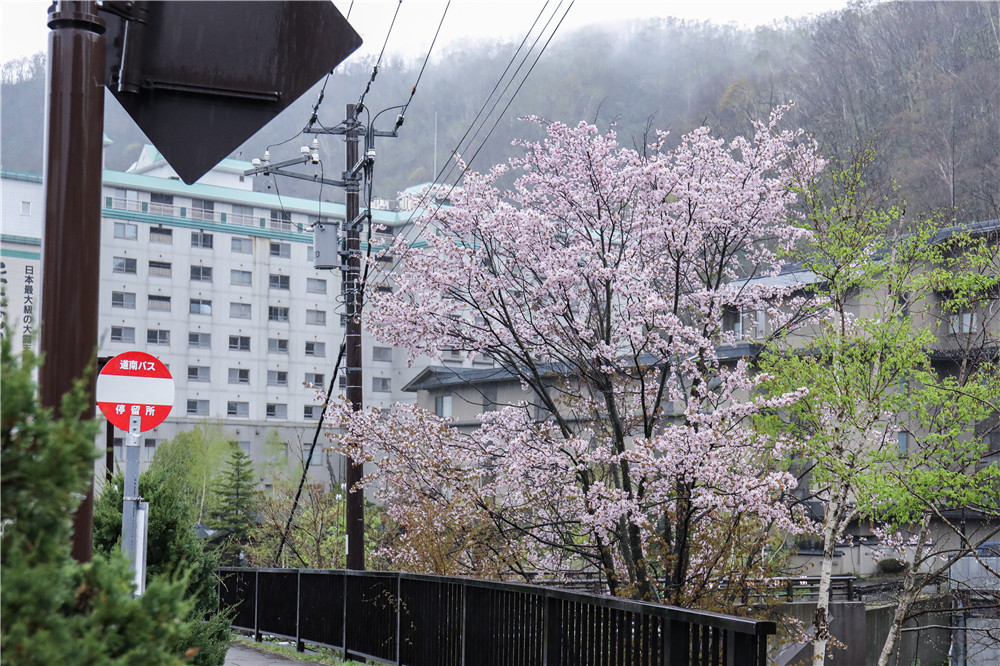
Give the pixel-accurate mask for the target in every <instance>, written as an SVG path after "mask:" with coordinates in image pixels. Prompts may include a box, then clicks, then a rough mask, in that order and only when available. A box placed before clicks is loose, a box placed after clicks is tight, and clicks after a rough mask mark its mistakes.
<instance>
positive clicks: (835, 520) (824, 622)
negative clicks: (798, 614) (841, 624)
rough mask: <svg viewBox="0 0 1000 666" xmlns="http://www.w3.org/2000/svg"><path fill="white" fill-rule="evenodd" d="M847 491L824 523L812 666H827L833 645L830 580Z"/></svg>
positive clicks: (836, 496) (833, 501) (835, 499)
mask: <svg viewBox="0 0 1000 666" xmlns="http://www.w3.org/2000/svg"><path fill="white" fill-rule="evenodd" d="M846 495H847V488H846V487H841V488H838V489H837V490H836V492H834V493H833V494H832V495H831V497H830V503H829V504H828V505H827V511H826V516H825V518H824V521H823V560H822V562H821V563H820V569H819V591H818V593H817V599H816V613H815V615H814V616H813V638H812V646H813V658H812V666H824V664H825V663H826V648H827V645H828V644H829V642H830V580H831V578H833V554H834V552H835V551H836V548H837V540H838V538H839V537H840V531H841V525H842V524H843V513H844V506H845V499H846Z"/></svg>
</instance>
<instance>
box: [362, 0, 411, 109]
mask: <svg viewBox="0 0 1000 666" xmlns="http://www.w3.org/2000/svg"><path fill="white" fill-rule="evenodd" d="M402 6H403V0H399V2H398V3H396V12H395V13H394V14H393V15H392V22H391V23H390V24H389V30H388V32H386V33H385V41H384V42H382V51H381V52H380V53H379V54H378V59H377V60H376V61H375V67H373V68H372V75H371V78H369V79H368V85H366V86H365V89H364V92H362V93H361V97H360V98H359V99H358V104H357V106H358V108H359V109H363V108H365V96H366V95H367V94H368V91H369V90H371V88H372V83H374V82H375V77H376V76H378V68H379V66H380V65H381V64H382V56H384V55H385V47H386V46H387V45H388V44H389V37H390V36H391V35H392V28H393V26H395V25H396V17H397V16H399V8H400V7H402Z"/></svg>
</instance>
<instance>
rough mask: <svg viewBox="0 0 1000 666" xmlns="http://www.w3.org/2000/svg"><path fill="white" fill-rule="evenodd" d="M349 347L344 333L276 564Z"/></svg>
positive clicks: (278, 562)
mask: <svg viewBox="0 0 1000 666" xmlns="http://www.w3.org/2000/svg"><path fill="white" fill-rule="evenodd" d="M346 347H347V335H346V334H345V335H344V340H343V341H342V342H341V343H340V351H339V352H338V353H337V363H336V365H335V366H334V369H333V376H332V377H330V388H329V389H327V392H326V400H324V401H323V408H322V409H321V410H320V413H319V421H318V422H317V423H316V432H315V433H313V440H312V445H311V446H310V447H309V455H308V456H307V457H306V459H305V460H304V461H303V465H302V477H301V478H300V479H299V487H298V489H297V490H296V491H295V499H294V500H292V508H291V511H289V513H288V522H286V523H285V529H283V530H282V531H281V541H280V542H279V543H278V550H277V552H276V553H275V555H274V566H279V565H280V563H281V553H282V551H284V549H285V541H287V539H288V533H289V531H290V530H291V529H292V521H293V520H294V518H295V511H296V510H297V509H298V508H299V499H300V498H301V497H302V487H303V486H304V485H305V483H306V477H307V476H308V475H309V468H310V467H311V466H312V459H313V454H314V452H315V451H316V442H318V441H319V434H320V433H321V432H322V431H323V419H324V418H325V417H326V408H327V406H328V405H329V404H330V400H331V399H332V397H333V384H334V382H336V381H337V374H338V373H339V372H340V362H341V361H342V360H343V359H344V349H345V348H346Z"/></svg>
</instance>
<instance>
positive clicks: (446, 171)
mask: <svg viewBox="0 0 1000 666" xmlns="http://www.w3.org/2000/svg"><path fill="white" fill-rule="evenodd" d="M574 2H575V0H570V2H569V4H568V5H567V7H566V10H565V11H564V12H563V14H562V17H561V18H560V19H559V21H558V22H557V23H556V25H555V27H554V28H553V29H552V32H551V34H550V35H549V37H548V39H547V40H546V41H545V43H544V45H543V46H542V50H541V51H540V52H539V53H538V55H537V56H536V57H535V60H534V62H533V63H532V64H531V66H530V67H529V69H528V71H527V73H526V74H525V75H524V77H523V78H522V80H521V82H520V84H519V85H518V86H517V88H516V89H515V90H514V93H513V95H512V96H511V97H510V99H509V100H508V102H507V104H506V105H505V106H504V109H503V112H506V111H507V109H509V108H510V105H511V104H512V103H513V101H514V98H515V97H516V96H517V93H518V92H520V90H521V88H522V87H523V85H524V83H525V82H526V81H527V78H528V76H530V74H531V73H532V71H534V68H535V65H537V63H538V61H539V59H540V58H541V56H542V54H543V53H544V52H545V50H546V49H547V48H548V46H549V44H550V43H551V42H552V39H553V38H554V37H555V34H556V32H557V31H558V30H559V28H560V27H561V26H562V23H563V21H564V20H565V18H566V16H567V15H568V14H569V11H570V9H572V7H573V4H574ZM562 4H563V3H562V1H560V2H559V4H558V5H557V6H556V8H555V9H554V10H553V11H552V14H551V15H549V18H548V19H547V20H546V22H545V25H544V26H543V27H542V29H541V30H540V31H539V34H538V35H537V36H536V37H535V40H534V41H533V42H532V45H531V47H530V48H529V49H528V51H527V52H526V53H525V54H524V56H523V58H522V59H521V63H520V64H519V65H518V66H517V69H515V71H514V73H513V74H512V75H511V77H510V79H509V80H508V81H507V84H506V85H505V86H504V90H503V91H501V93H500V94H499V95H498V96H497V100H496V101H494V103H493V105H492V106H490V110H489V112H488V113H487V115H486V118H488V117H489V115H490V114H492V113H493V111H494V110H495V109H496V107H497V105H498V104H499V100H500V99H502V98H503V95H504V94H505V93H506V92H507V91H508V90H509V89H510V86H511V85H512V83H513V81H514V80H515V78H516V77H517V74H518V72H520V70H521V68H522V67H523V65H524V63H525V62H527V59H528V57H529V56H530V53H531V52H532V51H533V50H534V48H535V46H536V45H537V44H538V42H539V40H540V39H541V36H542V35H543V34H544V33H545V31H546V30H547V29H548V27H549V25H551V23H552V19H553V18H555V16H556V14H557V13H558V12H559V9H560V7H561V6H562ZM548 5H549V2H546V3H545V4H544V5H543V6H542V9H541V10H540V11H539V13H538V15H537V16H536V17H535V20H534V22H533V23H532V25H531V28H529V29H528V32H527V33H526V34H525V36H524V39H522V41H521V43H520V44H519V45H518V47H517V49H515V51H514V54H513V55H512V56H511V59H510V61H509V62H508V63H507V67H506V68H505V69H504V71H503V73H502V74H501V75H500V77H499V78H498V79H497V82H496V84H495V85H494V86H493V90H492V91H490V94H489V95H488V96H487V98H486V100H485V101H484V102H483V105H482V106H481V107H480V109H479V112H478V113H477V114H476V117H475V118H474V119H473V120H472V122H471V123H470V125H469V127H468V128H467V129H466V130H465V133H464V134H463V135H462V137H461V138H460V139H459V141H458V144H457V145H456V148H455V150H453V151H452V152H453V154H455V155H459V154H460V149H461V146H462V144H463V143H464V142H465V140H466V139H467V138H468V137H469V133H470V132H472V131H473V128H475V127H476V125H477V123H478V129H476V131H475V132H474V133H473V134H472V138H471V139H470V143H471V141H473V140H475V138H476V136H477V135H478V134H479V131H481V130H482V127H483V126H484V125H485V123H486V118H484V119H483V121H482V122H479V121H480V118H481V117H482V114H483V112H484V111H485V109H486V107H487V106H489V105H490V100H492V99H493V96H494V95H495V94H496V92H497V90H498V89H499V88H500V85H501V84H502V83H503V81H504V79H506V78H507V73H508V72H509V71H510V69H511V67H513V66H514V63H515V62H517V60H518V56H519V54H521V51H522V49H523V48H524V45H525V44H526V43H527V42H528V40H529V38H530V37H531V35H532V33H533V32H534V30H535V27H536V26H537V25H538V22H539V21H540V20H541V18H542V16H543V15H544V14H545V10H546V8H547V7H548ZM501 119H502V115H501V116H500V117H498V118H497V120H496V121H495V122H494V124H493V126H492V127H491V128H490V131H489V133H488V134H487V136H486V138H485V139H483V141H482V142H481V143H480V146H479V148H477V149H476V151H475V153H474V154H473V157H472V158H471V159H470V160H469V161H467V162H465V168H466V169H467V168H468V167H469V166H470V165H471V164H472V160H474V159H475V157H476V156H478V154H479V152H480V151H481V150H482V148H483V147H484V146H485V144H486V140H488V139H489V138H490V136H492V134H493V132H494V130H495V129H496V127H497V125H498V124H499V122H500V120H501ZM456 166H457V164H456V161H455V160H451V164H450V165H445V166H442V167H441V169H440V170H439V171H438V173H437V175H436V176H435V178H434V181H432V183H431V185H430V186H429V187H428V188H427V189H426V191H425V192H424V193H423V194H422V195H421V197H420V199H419V200H418V201H417V202H416V204H415V205H414V208H413V211H412V212H411V213H410V216H409V218H408V219H407V223H410V222H412V221H413V217H414V216H415V215H416V213H417V211H418V210H420V209H421V207H422V206H423V205H424V202H425V201H426V200H427V199H428V197H429V196H430V195H431V193H433V192H434V191H435V190H436V189H437V187H438V185H439V183H442V182H443V181H444V180H445V179H447V178H448V177H449V176H450V174H451V173H452V171H453V170H454V169H455V168H456ZM459 180H461V174H460V175H459V178H458V179H457V180H456V182H455V183H454V184H452V186H451V190H453V189H454V188H455V187H456V186H457V184H458V182H459ZM442 201H443V199H442V200H439V201H438V203H436V204H435V205H434V208H435V209H439V208H440V207H441V206H442V205H443V204H442ZM423 233H424V229H420V230H419V231H418V233H417V236H416V237H415V238H413V239H412V240H411V241H409V243H408V247H412V246H413V245H414V244H415V243H417V242H418V241H419V240H420V237H421V236H422V235H423ZM404 256H405V252H403V253H400V255H399V256H397V257H396V259H395V261H394V262H393V264H392V266H391V267H390V268H389V269H388V270H386V271H383V272H382V274H381V275H380V276H379V280H378V281H376V282H375V283H374V284H375V286H376V287H378V286H380V285H381V284H384V283H385V282H387V281H388V279H389V276H390V275H391V274H392V273H394V272H395V271H396V269H397V268H398V267H399V264H400V262H401V261H402V260H403V258H404Z"/></svg>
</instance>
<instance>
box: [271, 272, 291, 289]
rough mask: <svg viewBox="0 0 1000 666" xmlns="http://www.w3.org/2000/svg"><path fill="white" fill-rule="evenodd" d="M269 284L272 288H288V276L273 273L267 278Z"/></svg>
mask: <svg viewBox="0 0 1000 666" xmlns="http://www.w3.org/2000/svg"><path fill="white" fill-rule="evenodd" d="M267 286H268V287H270V288H271V289H288V276H287V275H275V274H274V273H271V275H270V276H268V278H267Z"/></svg>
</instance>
